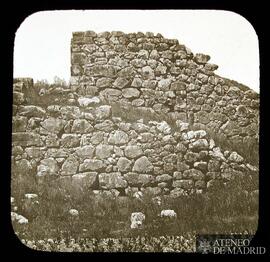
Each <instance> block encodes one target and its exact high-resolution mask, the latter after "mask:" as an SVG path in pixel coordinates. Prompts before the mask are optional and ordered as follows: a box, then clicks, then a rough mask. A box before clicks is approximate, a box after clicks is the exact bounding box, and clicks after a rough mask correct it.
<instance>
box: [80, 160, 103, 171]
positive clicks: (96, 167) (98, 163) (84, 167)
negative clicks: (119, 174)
mask: <svg viewBox="0 0 270 262" xmlns="http://www.w3.org/2000/svg"><path fill="white" fill-rule="evenodd" d="M104 168H105V164H104V163H103V161H102V160H97V159H85V160H84V161H83V163H82V164H80V166H79V171H80V172H86V171H100V170H102V169H104Z"/></svg>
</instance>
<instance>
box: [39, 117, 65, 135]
mask: <svg viewBox="0 0 270 262" xmlns="http://www.w3.org/2000/svg"><path fill="white" fill-rule="evenodd" d="M65 124H66V121H65V120H63V119H59V118H54V117H49V118H47V119H46V120H44V121H43V122H41V123H40V125H41V126H42V127H43V128H44V129H45V130H46V131H48V132H51V133H55V134H59V133H60V132H61V131H62V130H63V128H64V126H65Z"/></svg>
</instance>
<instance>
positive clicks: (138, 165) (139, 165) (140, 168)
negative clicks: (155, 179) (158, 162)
mask: <svg viewBox="0 0 270 262" xmlns="http://www.w3.org/2000/svg"><path fill="white" fill-rule="evenodd" d="M153 169H154V167H153V165H152V163H151V162H150V161H149V160H148V158H147V157H146V156H142V157H140V158H139V159H137V160H136V161H135V163H134V166H133V169H132V171H133V172H138V173H150V172H152V171H153Z"/></svg>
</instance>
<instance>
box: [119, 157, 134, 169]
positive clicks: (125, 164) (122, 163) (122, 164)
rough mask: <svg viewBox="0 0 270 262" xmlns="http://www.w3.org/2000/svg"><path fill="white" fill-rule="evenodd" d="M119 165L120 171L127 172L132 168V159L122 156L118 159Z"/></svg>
mask: <svg viewBox="0 0 270 262" xmlns="http://www.w3.org/2000/svg"><path fill="white" fill-rule="evenodd" d="M117 167H118V170H119V171H120V172H127V171H130V170H131V161H130V160H128V159H127V158H126V157H120V158H119V159H118V161H117Z"/></svg>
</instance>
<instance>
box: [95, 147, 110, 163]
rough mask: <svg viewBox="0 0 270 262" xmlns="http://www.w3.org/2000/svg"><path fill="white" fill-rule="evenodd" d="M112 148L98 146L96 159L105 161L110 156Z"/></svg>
mask: <svg viewBox="0 0 270 262" xmlns="http://www.w3.org/2000/svg"><path fill="white" fill-rule="evenodd" d="M112 153H113V146H111V145H105V144H104V145H103V144H100V145H98V146H97V147H96V157H97V158H99V159H107V158H109V157H111V156H112Z"/></svg>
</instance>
